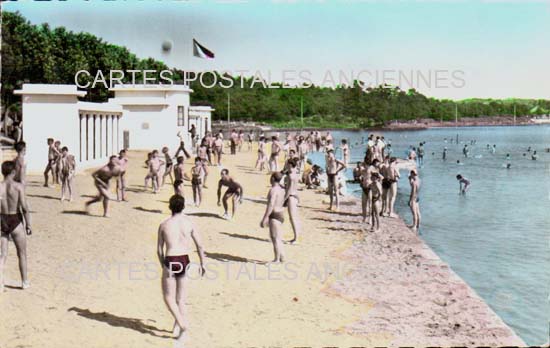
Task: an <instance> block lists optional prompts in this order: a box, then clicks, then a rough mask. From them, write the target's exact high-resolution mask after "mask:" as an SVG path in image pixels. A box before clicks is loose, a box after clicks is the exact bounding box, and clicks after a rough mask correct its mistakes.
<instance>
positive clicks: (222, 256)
mask: <svg viewBox="0 0 550 348" xmlns="http://www.w3.org/2000/svg"><path fill="white" fill-rule="evenodd" d="M205 254H206V257H208V258H210V259H214V260H218V261H222V262H230V261H233V262H245V263H249V262H250V263H259V264H264V263H265V262H264V261H259V260H253V259H247V258H244V257H240V256H233V255H229V254H222V253H210V252H205Z"/></svg>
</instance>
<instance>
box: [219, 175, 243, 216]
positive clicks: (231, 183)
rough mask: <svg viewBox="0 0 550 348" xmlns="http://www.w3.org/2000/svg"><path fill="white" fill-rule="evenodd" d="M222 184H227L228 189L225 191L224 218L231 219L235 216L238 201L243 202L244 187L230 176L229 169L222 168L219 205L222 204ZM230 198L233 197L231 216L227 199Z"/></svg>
mask: <svg viewBox="0 0 550 348" xmlns="http://www.w3.org/2000/svg"><path fill="white" fill-rule="evenodd" d="M222 186H227V191H225V193H224V194H223V209H224V214H223V218H224V219H226V220H230V219H231V218H233V217H235V212H236V211H237V202H238V203H239V204H242V203H243V187H242V186H241V185H240V184H239V183H238V182H236V181H235V180H233V178H232V177H230V176H229V170H227V169H222V172H221V179H220V181H219V183H218V206H220V205H221V204H220V197H221V194H222ZM229 198H233V212H232V214H231V217H229V214H228V213H227V210H228V203H227V201H228V200H229Z"/></svg>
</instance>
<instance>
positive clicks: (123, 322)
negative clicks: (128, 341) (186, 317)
mask: <svg viewBox="0 0 550 348" xmlns="http://www.w3.org/2000/svg"><path fill="white" fill-rule="evenodd" d="M67 311H68V312H75V313H76V314H78V315H79V316H81V317H84V318H87V319H92V320H96V321H100V322H103V323H106V324H109V325H110V326H114V327H123V328H126V329H131V330H134V331H137V332H139V333H143V334H148V335H151V336H155V337H161V338H172V336H167V335H159V334H157V333H156V332H155V331H157V332H168V333H170V332H171V331H168V330H160V329H158V328H156V327H154V326H152V325H147V324H145V323H144V322H143V320H141V319H134V318H125V317H119V316H116V315H114V314H111V313H108V312H97V313H94V312H92V311H90V310H89V309H82V308H78V307H71V308H69V309H68V310H67Z"/></svg>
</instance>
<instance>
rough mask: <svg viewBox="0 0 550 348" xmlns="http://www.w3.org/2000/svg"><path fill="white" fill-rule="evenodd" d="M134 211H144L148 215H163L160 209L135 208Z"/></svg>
mask: <svg viewBox="0 0 550 348" xmlns="http://www.w3.org/2000/svg"><path fill="white" fill-rule="evenodd" d="M134 209H135V210H139V211H144V212H146V213H154V214H162V210H160V209H147V208H144V207H134Z"/></svg>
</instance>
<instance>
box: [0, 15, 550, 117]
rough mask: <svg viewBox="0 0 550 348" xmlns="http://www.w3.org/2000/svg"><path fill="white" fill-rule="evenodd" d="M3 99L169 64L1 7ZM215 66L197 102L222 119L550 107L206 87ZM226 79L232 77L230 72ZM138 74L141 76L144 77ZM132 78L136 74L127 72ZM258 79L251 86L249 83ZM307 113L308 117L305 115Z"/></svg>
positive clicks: (375, 91)
mask: <svg viewBox="0 0 550 348" xmlns="http://www.w3.org/2000/svg"><path fill="white" fill-rule="evenodd" d="M2 17H3V18H2V105H3V107H4V110H5V111H6V112H8V113H9V112H11V113H13V112H20V97H19V96H14V95H13V90H15V89H18V88H21V86H22V84H23V83H52V84H53V83H60V84H74V78H75V73H76V72H77V71H79V70H87V71H89V72H90V74H91V75H92V76H95V74H96V72H97V71H98V70H101V71H103V72H107V71H110V70H123V71H127V70H156V71H162V70H169V67H167V66H166V65H165V64H164V63H162V62H160V61H157V60H154V59H152V58H147V59H140V58H138V57H136V55H134V54H133V53H131V52H130V51H129V50H128V49H127V48H125V47H121V46H117V45H112V44H109V43H107V42H104V41H103V40H102V39H101V38H98V37H96V36H94V35H92V34H89V33H74V32H71V31H68V30H66V29H65V28H64V27H58V28H54V29H52V28H50V27H49V26H48V24H42V25H32V24H30V23H29V22H28V21H27V20H26V19H25V18H24V17H23V16H21V14H19V13H11V12H3V13H2ZM171 70H172V72H173V79H174V82H176V83H178V82H182V81H183V79H182V77H183V76H184V75H183V74H184V72H183V71H181V70H176V69H171ZM220 77H221V76H220V75H219V74H217V73H216V77H214V76H213V74H207V75H205V78H204V79H203V84H201V83H198V82H193V83H191V88H192V89H193V90H194V93H193V95H192V103H193V104H194V105H211V106H213V107H214V108H215V109H216V111H215V112H214V117H215V118H216V119H226V118H227V114H228V104H229V103H230V104H231V108H230V113H231V119H232V120H244V121H259V122H265V123H270V124H274V125H278V126H285V125H301V124H303V125H306V126H318V127H323V126H326V127H365V126H373V125H380V124H384V123H388V122H390V121H392V120H415V119H424V118H431V119H436V120H454V118H455V112H456V111H458V116H459V117H481V116H504V115H513V114H514V112H515V114H516V115H517V116H526V115H533V116H535V115H543V114H548V113H549V112H550V111H549V110H550V100H533V99H505V100H492V99H468V100H462V101H459V102H455V101H451V100H441V99H435V98H429V97H426V96H424V95H423V94H421V93H419V92H418V91H416V90H414V89H410V90H407V91H404V90H400V89H399V88H398V87H391V88H389V87H388V86H379V87H376V88H368V89H366V90H363V88H362V86H361V85H360V83H359V82H355V83H354V84H353V86H342V87H339V88H334V89H333V88H326V87H319V86H312V87H308V88H291V89H289V88H279V89H271V88H264V87H263V86H262V85H261V84H258V83H256V84H253V83H251V82H252V77H250V78H248V79H246V80H245V81H244V83H243V85H244V86H245V87H244V88H241V82H242V81H240V78H239V77H228V78H232V79H233V80H234V83H233V87H231V88H223V87H221V86H220V85H219V84H215V86H214V87H212V88H206V87H204V85H209V84H210V83H211V82H212V81H211V80H213V79H214V78H218V80H219V79H220ZM226 78H227V76H226ZM138 79H139V77H138ZM124 82H129V77H128V76H126V77H125V78H124ZM251 85H253V87H252V88H251V87H250V86H251ZM109 97H112V95H110V92H109V91H108V90H107V89H106V88H105V87H104V86H103V85H101V84H99V85H96V87H95V88H90V89H88V94H87V96H86V99H87V100H88V101H96V102H104V101H106V100H107V99H108V98H109ZM302 115H303V123H302V118H301V116H302Z"/></svg>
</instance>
